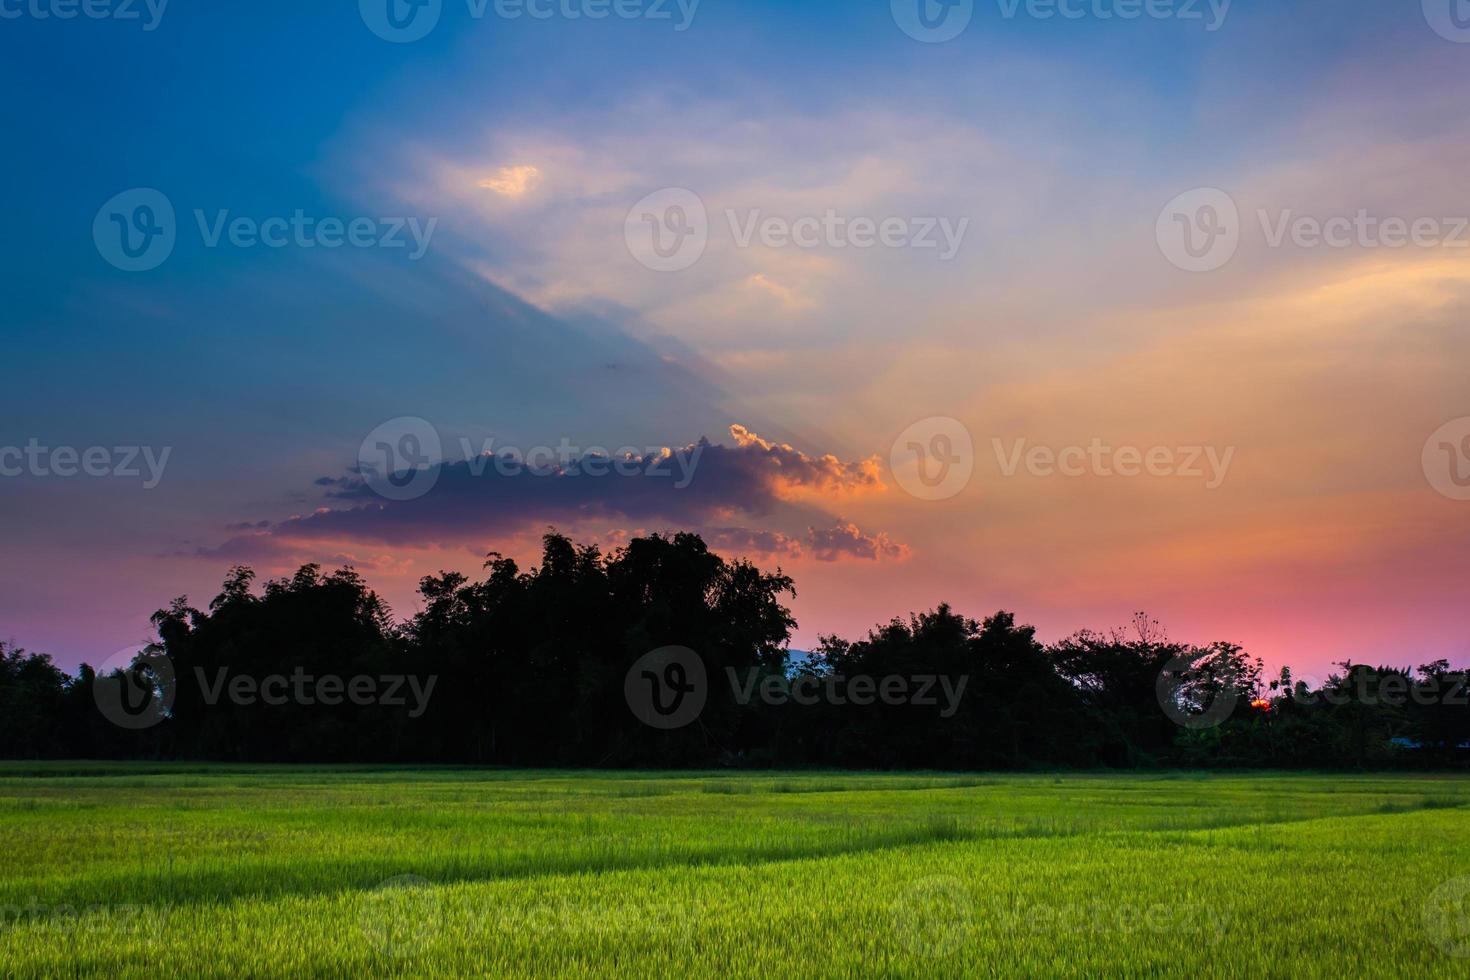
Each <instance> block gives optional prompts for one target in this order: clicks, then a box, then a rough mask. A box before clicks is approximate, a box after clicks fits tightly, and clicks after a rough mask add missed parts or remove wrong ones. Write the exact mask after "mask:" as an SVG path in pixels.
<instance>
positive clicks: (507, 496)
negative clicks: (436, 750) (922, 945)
mask: <svg viewBox="0 0 1470 980" xmlns="http://www.w3.org/2000/svg"><path fill="white" fill-rule="evenodd" d="M589 4H592V5H593V8H589ZM595 4H596V0H559V2H558V4H556V5H547V6H543V5H539V4H538V0H524V2H514V0H499V2H497V3H494V4H491V5H490V6H488V7H485V6H483V5H477V4H475V3H474V2H469V3H467V4H460V3H455V2H452V0H451V2H448V3H434V4H430V5H429V6H427V7H424V8H422V9H420V8H418V7H414V8H412V13H411V15H410V16H409V17H408V19H407V21H402V22H400V21H399V20H397V19H389V20H380V19H378V18H377V17H376V15H374V14H373V13H372V11H373V10H374V9H376V8H374V7H373V5H372V4H369V3H367V2H366V0H363V3H361V4H352V3H346V4H339V5H335V6H334V7H331V8H326V9H306V10H292V11H290V12H289V13H282V14H279V15H276V14H271V13H268V12H263V11H260V10H256V9H249V10H222V9H205V8H200V7H194V6H190V5H187V4H184V3H167V2H165V3H155V4H142V5H136V6H135V8H134V10H135V12H136V13H137V14H138V16H137V17H136V18H128V17H123V16H122V15H121V14H120V13H118V12H116V11H114V10H113V8H114V7H115V6H116V5H115V4H114V5H107V4H104V5H101V7H100V8H99V9H106V10H108V11H113V14H112V15H109V16H102V17H94V16H93V15H92V14H90V13H89V14H87V15H86V16H77V17H72V18H70V19H63V18H61V17H59V16H56V15H49V14H48V16H41V15H40V14H41V13H47V12H48V11H49V10H50V9H51V7H54V6H55V4H54V3H52V4H51V7H48V6H47V0H36V2H34V3H28V4H27V5H25V6H24V7H23V8H22V7H14V6H7V7H6V8H5V9H6V10H7V11H8V13H7V15H6V16H5V17H4V18H3V20H4V23H0V42H4V43H5V44H6V51H7V54H8V55H9V57H7V58H6V59H4V67H0V73H3V76H4V77H5V78H7V79H8V80H9V81H11V82H12V88H13V89H14V90H15V91H18V92H27V93H29V94H28V95H27V96H26V97H24V98H17V99H14V100H11V101H10V102H9V103H8V104H7V105H5V106H4V107H3V108H0V120H3V122H4V123H5V125H6V128H7V130H8V131H10V132H12V133H17V134H23V135H24V136H26V137H29V138H22V139H18V140H16V141H15V145H14V146H13V147H12V150H11V154H12V159H13V160H14V161H15V164H14V166H15V170H14V172H15V173H16V174H17V175H18V179H16V180H13V181H12V182H11V184H10V186H9V189H8V190H7V191H5V192H4V194H5V197H6V201H7V204H8V211H9V213H10V214H11V215H12V222H13V223H14V224H15V225H16V226H17V227H18V228H19V229H20V230H21V234H18V235H14V236H7V238H6V239H5V240H4V242H3V243H0V256H3V258H4V261H5V265H6V267H7V268H8V269H9V270H10V271H9V274H8V275H7V276H6V277H5V278H4V279H3V281H0V309H3V310H4V311H5V314H4V316H5V322H6V335H7V340H8V342H9V343H8V345H7V349H8V352H9V353H10V355H11V356H10V365H11V366H10V370H9V371H8V376H7V381H8V384H7V385H6V386H5V388H4V390H3V391H0V418H3V419H4V420H5V421H4V423H3V424H0V502H3V506H0V535H3V536H4V538H5V539H6V541H7V545H8V548H7V554H8V556H9V557H10V560H9V561H7V562H5V563H4V567H3V569H0V638H3V639H5V640H7V641H9V640H12V639H13V640H14V642H16V643H17V644H18V645H20V646H21V647H24V648H25V649H27V650H29V651H33V652H37V653H48V654H51V655H53V656H54V657H55V658H56V661H57V663H58V664H60V665H61V666H63V667H65V668H66V669H68V670H74V669H75V668H76V666H77V665H78V664H79V663H81V662H83V661H89V662H91V663H93V664H94V665H95V664H96V663H97V662H99V661H101V660H103V659H105V658H107V657H108V656H110V655H111V654H113V653H114V652H116V651H118V650H122V649H125V648H128V647H132V646H135V645H138V644H140V643H143V642H147V640H148V639H149V638H150V637H149V629H150V628H149V623H148V617H149V615H150V614H151V613H152V612H153V611H154V610H156V609H159V608H162V607H165V606H167V604H168V603H169V602H170V601H171V600H172V599H173V598H174V597H175V596H179V595H187V596H188V597H189V598H190V600H191V601H192V602H193V603H195V604H196V605H202V604H203V603H205V602H207V601H208V599H209V598H210V597H212V596H213V595H215V593H216V592H217V591H218V589H219V586H220V583H221V582H222V581H223V580H224V578H225V574H226V572H227V570H228V569H229V568H230V567H231V566H233V565H236V564H244V565H250V566H251V567H253V568H254V569H255V570H256V571H257V572H258V573H259V574H260V576H261V578H262V579H264V578H273V577H277V576H281V575H289V574H290V573H291V572H293V571H294V570H295V569H296V568H297V567H298V566H299V565H301V564H303V563H306V562H315V563H319V564H321V565H322V566H323V567H324V568H326V569H329V570H330V569H333V568H336V567H338V566H341V565H352V566H353V567H355V568H356V569H357V570H358V571H359V572H361V574H362V575H363V577H364V578H365V580H366V581H367V583H368V584H369V585H370V586H371V587H372V588H373V589H374V590H375V591H377V592H378V594H379V595H381V596H382V597H383V598H384V600H385V601H386V602H387V603H388V604H389V606H390V607H391V608H392V609H393V611H394V614H395V616H396V617H397V618H399V619H404V618H407V617H409V616H411V615H412V614H413V612H414V611H415V609H416V605H415V601H414V596H415V591H416V587H417V583H418V580H419V579H420V578H421V577H422V576H424V575H428V574H434V573H437V572H439V571H441V570H451V571H459V572H463V573H465V574H467V575H470V576H471V577H472V578H474V577H476V576H478V575H479V573H480V566H481V562H482V561H483V559H484V556H485V554H486V553H487V552H500V553H503V554H505V555H507V556H510V557H514V558H516V559H517V560H518V561H519V562H520V563H521V564H522V567H523V568H524V567H527V566H529V565H531V564H534V562H535V557H536V556H537V555H538V554H539V551H540V538H541V534H542V533H543V532H544V530H545V529H546V528H547V527H548V526H555V527H557V528H558V529H559V530H561V531H562V532H564V533H566V534H567V535H568V536H569V537H571V538H572V539H573V540H576V541H578V542H588V543H597V544H599V545H600V546H601V547H603V548H604V550H611V549H613V548H616V547H618V546H619V545H620V544H621V543H623V542H626V541H627V540H629V539H630V538H631V537H633V536H637V535H639V534H644V533H652V532H662V531H665V530H674V531H677V530H688V531H693V532H696V533H700V534H701V535H702V536H703V537H704V538H705V540H706V541H707V542H708V543H709V546H710V549H711V550H712V551H715V552H717V553H719V554H721V555H722V556H724V557H726V558H738V557H745V558H749V559H750V560H751V561H753V562H754V563H755V564H756V565H757V566H759V567H761V568H763V569H768V570H774V569H775V568H777V567H778V566H779V567H781V568H782V569H783V570H784V571H785V572H786V573H787V574H789V575H791V576H792V577H793V578H794V579H795V582H796V586H797V589H798V595H797V597H796V598H795V599H794V600H793V602H792V603H791V608H792V612H793V614H794V616H795V618H796V620H797V621H798V623H799V628H798V629H797V631H796V632H795V634H794V636H793V638H792V642H791V646H792V648H793V649H799V650H810V649H812V648H813V647H814V646H815V645H816V640H817V637H818V636H819V635H825V634H835V635H838V636H842V637H845V638H848V639H857V638H860V637H862V636H864V635H866V633H867V631H868V630H869V629H872V628H874V627H877V626H879V625H881V624H884V623H886V622H888V621H889V620H891V619H892V618H894V617H907V616H908V615H910V614H912V613H919V612H923V611H925V610H930V609H933V608H935V607H936V606H937V605H939V604H940V603H941V602H946V603H949V604H950V605H951V606H952V607H953V608H954V609H955V611H956V612H958V613H960V614H962V615H965V616H968V617H972V618H976V619H981V618H984V617H986V616H989V615H991V614H993V613H995V612H996V611H999V610H1006V611H1010V612H1013V613H1015V615H1016V617H1017V619H1018V621H1019V622H1021V623H1025V624H1030V625H1034V626H1035V627H1036V628H1037V637H1038V639H1039V640H1041V641H1042V642H1044V643H1054V642H1056V641H1058V640H1060V639H1062V638H1064V637H1067V636H1069V635H1072V634H1074V633H1076V632H1077V631H1080V630H1085V629H1091V630H1099V631H1103V630H1109V629H1112V628H1115V627H1126V626H1127V625H1128V623H1129V622H1130V621H1131V620H1132V617H1133V615H1134V614H1135V613H1136V612H1139V611H1142V612H1145V613H1146V614H1147V615H1148V616H1149V617H1151V618H1152V619H1155V620H1158V621H1159V622H1160V623H1161V624H1162V625H1163V627H1164V628H1165V629H1166V630H1167V631H1168V634H1169V636H1170V637H1171V638H1172V639H1175V640H1177V641H1180V642H1184V643H1190V644H1198V645H1204V644H1208V643H1211V642H1215V641H1230V642H1234V643H1239V644H1241V645H1242V646H1243V647H1244V648H1245V649H1246V651H1248V652H1249V653H1250V654H1251V655H1252V656H1258V657H1260V658H1262V659H1263V660H1264V661H1265V663H1266V665H1267V676H1272V675H1274V673H1275V672H1276V671H1277V670H1279V668H1280V667H1281V666H1283V665H1290V666H1291V667H1292V668H1293V669H1294V671H1295V670H1299V671H1301V672H1302V673H1303V674H1310V675H1320V676H1324V677H1325V676H1326V673H1327V672H1328V671H1330V670H1331V668H1332V665H1333V664H1335V663H1337V662H1340V661H1344V660H1351V661H1353V662H1355V663H1365V664H1370V665H1375V666H1377V665H1386V666H1395V667H1400V666H1402V667H1413V666H1417V665H1420V664H1424V663H1429V662H1432V661H1435V660H1439V659H1446V660H1449V661H1450V662H1452V663H1453V664H1456V665H1460V666H1465V665H1470V631H1467V630H1466V628H1465V626H1464V623H1463V616H1462V609H1463V598H1462V597H1461V595H1460V593H1461V592H1462V591H1463V588H1462V585H1463V583H1464V582H1465V581H1466V580H1467V578H1466V576H1467V572H1470V548H1467V547H1466V545H1467V543H1470V522H1467V520H1466V517H1467V516H1470V475H1467V474H1470V389H1467V386H1466V385H1465V383H1464V370H1463V365H1464V364H1466V363H1467V362H1470V361H1467V355H1470V331H1467V330H1466V329H1465V317H1466V315H1467V313H1470V203H1467V201H1466V199H1465V196H1464V194H1463V190H1462V185H1463V174H1464V173H1465V172H1466V169H1467V168H1466V164H1467V162H1470V160H1467V156H1470V153H1467V150H1470V141H1467V139H1466V138H1465V137H1464V136H1463V131H1464V125H1463V124H1464V122H1466V116H1467V114H1470V109H1467V108H1466V107H1465V104H1466V100H1465V99H1464V98H1463V96H1464V95H1466V94H1467V93H1470V76H1467V75H1465V73H1464V72H1463V71H1462V70H1460V69H1462V67H1463V65H1464V63H1465V58H1466V57H1470V47H1466V43H1470V27H1462V26H1460V23H1459V21H1458V20H1457V19H1455V16H1454V9H1453V8H1452V7H1451V6H1450V5H1449V4H1448V3H1445V4H1444V5H1443V9H1440V7H1439V6H1436V4H1437V0H1423V3H1422V4H1407V5H1399V6H1397V7H1392V8H1390V7H1382V8H1380V7H1377V6H1372V7H1369V6H1367V5H1364V9H1362V10H1361V11H1357V10H1355V11H1353V14H1352V16H1351V17H1348V16H1343V10H1342V7H1341V5H1338V4H1328V3H1327V2H1325V0H1292V2H1289V3H1285V4H1276V5H1271V6H1270V7H1262V6H1258V5H1253V4H1247V3H1233V4H1232V3H1227V2H1213V3H1199V4H1186V3H1184V2H1182V0H1181V2H1179V3H1168V2H1164V3H1160V4H1158V5H1151V6H1150V7H1149V10H1150V11H1155V10H1157V11H1163V12H1164V13H1163V15H1155V14H1150V15H1148V16H1143V15H1139V16H1137V17H1134V18H1125V17H1124V16H1122V15H1121V14H1119V13H1118V11H1119V10H1121V9H1122V8H1124V7H1126V6H1127V3H1126V0H1113V2H1111V3H1110V2H1108V0H1099V2H1097V3H1088V4H1075V3H1065V2H1064V3H1062V4H1060V5H1059V9H1060V10H1061V11H1063V12H1061V13H1057V14H1055V15H1050V16H1046V15H1043V13H1044V12H1043V11H1042V10H1040V7H1043V6H1045V5H1039V4H1037V3H1035V2H1030V3H1028V2H1022V0H1018V2H1017V3H1015V4H1012V3H1009V2H1008V0H997V2H995V3H972V2H970V0H965V2H963V3H960V4H959V5H958V6H957V7H954V10H958V11H960V12H961V13H963V14H964V16H963V17H961V18H960V19H961V20H963V24H961V23H960V21H959V20H956V19H953V18H952V17H951V16H950V14H951V13H952V10H951V6H953V5H951V6H946V7H945V8H944V10H945V16H944V17H943V18H941V19H942V20H944V21H945V25H946V26H944V27H941V28H936V27H934V26H933V25H931V24H928V23H927V22H922V21H914V20H912V19H909V18H908V17H907V15H905V14H903V9H902V8H903V5H902V4H900V3H897V2H896V0H895V2H894V3H892V4H890V3H888V2H875V3H869V4H863V5H853V4H835V3H826V2H812V3H803V4H797V5H791V4H777V3H771V2H765V0H753V2H748V3H742V4H739V5H735V4H730V3H718V2H716V0H702V2H692V0H686V2H683V3H678V2H667V3H665V2H660V0H627V3H619V4H617V5H615V6H616V10H617V12H614V13H609V14H608V15H607V16H603V17H593V16H590V15H589V16H581V14H585V13H586V11H587V10H588V9H601V8H595ZM613 6H614V5H609V7H608V10H609V11H611V10H612V9H613ZM1114 8H1118V9H1114ZM89 9H90V8H89ZM1046 9H1048V10H1050V9H1052V8H1051V7H1046ZM1103 10H1107V11H1112V12H1113V14H1118V15H1117V16H1106V17H1104V16H1101V14H1100V13H1099V11H1103ZM1186 10H1188V11H1192V12H1193V13H1197V14H1198V16H1197V17H1196V16H1193V15H1192V14H1186ZM546 11H550V13H547V15H546V16H544V17H543V16H540V13H545V12H546ZM1066 11H1071V12H1073V13H1077V14H1078V15H1077V16H1071V15H1070V14H1068V13H1066ZM538 12H539V13H538ZM571 13H577V14H579V16H576V17H573V16H571V15H570V14H571ZM11 14H13V16H11ZM665 14H666V15H667V16H663V15H665ZM957 16H958V15H957ZM936 31H937V32H938V33H936ZM950 31H953V34H952V35H951V36H948V37H945V36H941V35H943V34H947V33H949V32H950ZM223 38H229V39H231V41H230V43H229V44H225V43H222V40H221V39H223ZM282 66H290V67H291V69H292V70H290V71H281V70H280V69H281V67H282ZM38 79H40V80H43V84H37V83H36V82H37V80H38ZM487 452H488V453H489V455H487ZM506 453H509V454H510V455H509V456H506V455H505V454H506ZM629 454H631V456H632V457H633V458H632V459H629ZM528 458H529V459H528ZM505 459H510V460H512V463H511V464H502V462H501V461H502V460H505ZM517 459H518V460H519V461H520V462H519V463H515V462H514V461H515V460H517ZM574 471H575V472H574ZM599 471H600V472H599Z"/></svg>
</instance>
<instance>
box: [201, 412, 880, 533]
mask: <svg viewBox="0 0 1470 980" xmlns="http://www.w3.org/2000/svg"><path fill="white" fill-rule="evenodd" d="M730 435H731V437H732V439H733V441H734V445H728V446H727V445H722V444H716V443H711V442H709V441H708V440H707V439H700V440H699V441H698V442H694V443H690V444H689V445H686V446H682V447H678V448H673V449H662V450H657V451H653V452H646V453H643V454H641V455H633V454H627V455H622V456H610V455H609V454H607V453H605V452H593V451H590V450H589V451H587V452H585V453H583V454H582V455H580V456H574V455H571V454H562V455H561V456H560V457H558V456H557V455H556V454H555V453H554V452H547V453H542V454H539V455H537V454H530V458H528V459H522V458H521V457H520V456H519V454H514V453H510V452H506V451H503V450H502V451H501V452H500V453H498V454H497V455H496V456H493V457H492V456H485V455H482V456H477V457H475V458H473V459H468V460H465V459H461V460H457V461H454V462H445V463H441V464H438V465H437V466H436V467H435V468H434V471H433V473H432V476H433V483H432V487H430V489H428V491H427V492H425V493H423V494H422V495H421V496H418V497H415V498H413V499H409V500H390V499H385V498H383V497H382V496H380V495H379V494H378V493H377V492H376V491H375V489H374V485H373V482H372V480H371V479H370V477H371V476H372V474H365V473H362V472H360V471H358V469H357V468H356V467H354V468H353V469H352V470H350V471H349V472H348V475H345V476H338V477H322V478H321V479H319V480H317V481H316V485H317V486H320V487H324V488H326V492H325V495H324V497H323V498H322V499H321V500H320V506H318V507H317V508H316V509H314V510H313V511H312V512H311V513H309V514H303V515H300V516H296V517H292V518H290V519H288V520H285V521H281V522H279V523H275V524H270V525H267V524H266V523H265V522H256V523H245V524H238V525H232V526H231V528H230V530H233V531H239V532H250V533H245V534H241V535H237V536H236V537H234V538H232V539H230V540H229V541H227V542H225V543H224V544H222V545H220V546H219V547H217V548H213V549H201V550H200V554H201V555H206V556H211V557H230V558H232V559H236V560H239V559H242V558H252V557H262V556H264V555H266V554H269V553H272V552H274V553H277V554H278V553H280V552H281V551H284V550H290V549H296V548H300V547H302V546H303V545H305V544H308V543H310V542H313V541H318V542H325V541H333V542H342V541H355V542H362V543H377V544H384V545H399V546H402V545H415V546H422V545H432V544H444V543H447V542H456V541H463V540H465V539H466V538H473V539H481V540H483V539H486V538H494V537H496V536H504V535H509V534H517V533H522V532H524V531H526V530H527V529H528V528H537V527H544V526H546V525H557V526H562V527H567V528H576V527H578V526H584V525H586V524H589V523H594V522H601V523H604V524H610V525H613V526H622V527H630V526H637V527H648V526H663V527H671V528H687V529H691V530H700V531H701V533H703V534H704V535H705V536H706V539H707V540H708V541H709V542H710V544H711V546H712V547H715V548H716V550H719V549H724V550H727V551H730V552H734V553H742V554H760V555H766V556H778V557H779V556H789V557H800V556H802V555H808V554H809V555H811V556H812V557H815V558H817V559H818V560H821V561H835V560H838V559H839V558H855V559H865V560H877V559H881V558H895V557H903V556H904V554H905V553H906V549H904V548H903V546H901V545H897V544H894V543H893V542H892V541H890V540H889V539H888V537H887V536H886V535H884V534H879V535H877V536H869V535H865V534H863V533H862V532H861V531H859V530H858V529H857V528H856V526H854V525H852V524H847V523H844V522H843V521H841V520H840V519H839V518H836V517H834V516H832V515H831V514H829V513H827V512H826V511H825V510H824V509H822V508H821V507H820V506H817V505H818V504H821V503H826V502H828V501H831V500H838V499H842V498H844V497H847V496H852V495H859V494H867V493H876V492H881V491H883V490H884V484H883V480H882V474H881V470H880V468H879V465H878V462H877V460H876V459H867V460H859V461H856V462H844V461H842V460H839V459H838V458H837V457H835V456H832V455H812V454H809V453H805V452H803V451H801V450H798V449H796V448H794V447H792V446H790V445H787V444H784V443H774V442H770V441H768V440H765V439H762V438H761V437H760V436H758V435H756V434H755V433H754V432H751V431H749V430H748V429H746V428H745V427H744V426H739V425H735V426H731V428H730ZM529 452H530V451H528V453H529ZM426 482H427V481H426ZM783 514H784V515H785V518H786V520H785V523H786V524H787V525H788V526H789V525H790V524H791V523H793V522H794V521H795V520H799V519H800V518H799V517H795V518H794V517H793V515H802V516H804V517H806V518H807V519H808V520H811V519H814V520H815V521H816V522H817V523H821V522H825V521H831V522H832V526H831V527H829V528H827V529H826V530H822V531H817V530H815V529H809V530H808V533H807V535H806V537H805V538H801V537H799V536H793V535H791V534H787V533H784V532H782V531H779V530H771V529H762V528H750V527H744V526H734V525H731V524H730V523H729V521H730V519H731V518H732V517H737V516H742V515H743V516H744V517H745V518H747V519H751V518H755V519H769V518H774V519H775V520H776V523H778V524H780V523H782V520H781V517H782V515H783ZM802 523H807V521H806V520H802V521H801V523H797V524H796V526H797V527H800V526H802Z"/></svg>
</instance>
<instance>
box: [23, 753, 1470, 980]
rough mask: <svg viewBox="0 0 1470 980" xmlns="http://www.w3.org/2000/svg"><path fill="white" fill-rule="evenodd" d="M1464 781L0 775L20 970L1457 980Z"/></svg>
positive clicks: (1469, 859)
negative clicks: (1412, 979) (1426, 979)
mask: <svg viewBox="0 0 1470 980" xmlns="http://www.w3.org/2000/svg"><path fill="white" fill-rule="evenodd" d="M1467 805H1470V782H1467V781H1466V780H1464V779H1461V778H1458V777H1452V776H1438V775H1436V776H1413V775H1407V776H1406V775H1393V776H1379V775H1280V774H1241V775H1235V774H1231V775H1200V774H1189V775H1175V774H1152V775H1103V774H1074V775H1014V776H1010V775H1007V776H993V775H981V776H966V775H940V774H915V775H890V774H852V773H796V774H779V773H738V774H732V773H724V772H721V773H662V772H660V773H645V772H637V773H605V772H525V771H518V772H510V771H499V770H495V771H479V770H454V769H430V770H422V769H414V770H409V769H380V768H379V769H370V768H353V767H328V768H321V767H229V766H188V765H150V764H105V763H85V764H83V763H76V764H54V765H53V764H21V763H8V764H0V825H3V832H4V841H5V846H4V847H3V848H0V867H3V874H0V975H3V976H7V977H12V976H13V977H40V976H46V977H50V976H76V975H106V976H130V977H155V976H232V977H233V976H288V975H289V976H321V977H329V976H330V977H343V976H347V977H352V976H378V975H403V976H463V975H471V976H605V977H614V976H619V977H621V976H637V977H653V976H659V977H666V976H667V977H714V976H730V975H733V976H749V977H756V976H761V977H765V976H771V977H779V976H791V975H820V976H854V975H864V976H869V975H878V976H957V975H968V976H1058V975H1061V976H1161V975H1171V976H1173V975H1178V976H1185V975H1189V976H1195V975H1206V976H1242V977H1244V976H1330V977H1337V978H1341V977H1348V976H1363V975H1367V976H1445V977H1451V976H1453V977H1464V976H1466V975H1467V972H1470V958H1467V957H1470V903H1467V896H1470V877H1467V876H1470V810H1467V809H1466V807H1467Z"/></svg>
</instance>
